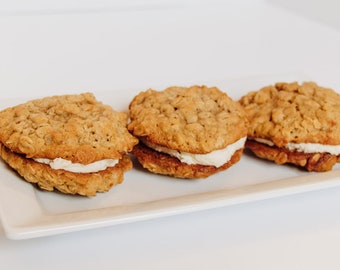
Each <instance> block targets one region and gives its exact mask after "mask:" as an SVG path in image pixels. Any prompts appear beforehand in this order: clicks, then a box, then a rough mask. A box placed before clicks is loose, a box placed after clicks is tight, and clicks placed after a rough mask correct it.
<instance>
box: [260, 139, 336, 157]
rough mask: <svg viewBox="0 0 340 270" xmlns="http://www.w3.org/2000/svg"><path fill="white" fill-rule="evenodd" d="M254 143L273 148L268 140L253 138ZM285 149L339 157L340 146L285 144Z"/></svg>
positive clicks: (272, 144)
mask: <svg viewBox="0 0 340 270" xmlns="http://www.w3.org/2000/svg"><path fill="white" fill-rule="evenodd" d="M254 140H255V141H257V142H259V143H263V144H267V145H269V146H274V143H273V142H272V141H270V140H266V139H261V138H255V139H254ZM285 147H286V148H287V149H288V150H290V151H298V152H303V153H307V154H308V153H330V154H331V155H336V156H337V155H340V145H327V144H320V143H287V144H286V145H285Z"/></svg>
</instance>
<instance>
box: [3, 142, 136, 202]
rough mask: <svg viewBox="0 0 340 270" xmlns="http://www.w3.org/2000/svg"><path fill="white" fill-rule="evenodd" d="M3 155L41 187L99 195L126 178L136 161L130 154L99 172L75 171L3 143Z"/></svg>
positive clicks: (27, 179)
mask: <svg viewBox="0 0 340 270" xmlns="http://www.w3.org/2000/svg"><path fill="white" fill-rule="evenodd" d="M0 156H1V157H2V159H3V160H4V161H6V163H8V165H9V166H11V167H12V168H13V169H14V170H16V171H17V172H18V173H19V174H20V175H21V176H22V177H23V178H24V179H25V180H26V181H28V182H30V183H34V184H37V185H38V186H39V187H40V188H41V189H44V190H48V191H53V190H54V189H57V190H59V191H60V192H62V193H66V194H79V195H83V196H95V195H96V193H97V192H106V191H108V190H110V189H111V188H112V187H113V186H114V185H117V184H120V183H121V182H122V181H123V177H124V172H125V171H127V170H130V169H131V168H132V162H131V160H130V158H129V157H128V156H126V155H124V156H123V157H122V159H121V160H120V161H119V163H118V164H117V165H116V166H114V167H108V168H107V169H106V170H103V171H99V172H95V173H85V174H83V173H73V172H68V171H64V170H53V169H51V167H50V166H48V165H45V164H42V163H38V162H35V161H34V160H33V159H28V158H25V157H24V156H22V155H19V154H16V153H14V152H12V151H10V150H9V149H8V148H6V147H5V146H4V145H3V144H1V143H0Z"/></svg>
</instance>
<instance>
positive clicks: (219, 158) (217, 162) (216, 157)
mask: <svg viewBox="0 0 340 270" xmlns="http://www.w3.org/2000/svg"><path fill="white" fill-rule="evenodd" d="M245 142H246V137H244V138H241V139H239V140H238V141H236V142H234V143H233V144H230V145H228V146H227V147H226V148H224V149H220V150H215V151H212V152H210V153H208V154H191V153H187V152H180V151H177V150H172V149H169V148H167V147H163V146H159V145H156V144H153V143H150V142H146V141H145V142H144V143H145V144H146V145H147V146H148V147H150V148H152V149H154V150H156V151H158V152H163V153H166V154H168V155H170V156H173V157H176V158H178V159H179V160H180V161H181V162H184V163H187V164H189V165H192V164H200V165H207V166H215V167H220V166H222V165H223V164H225V163H227V162H228V161H229V160H230V159H231V157H232V156H233V155H234V153H235V152H236V151H237V150H239V149H241V148H243V147H244V143H245Z"/></svg>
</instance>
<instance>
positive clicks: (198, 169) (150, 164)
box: [132, 143, 243, 179]
mask: <svg viewBox="0 0 340 270" xmlns="http://www.w3.org/2000/svg"><path fill="white" fill-rule="evenodd" d="M242 153H243V149H240V150H238V151H236V152H235V153H234V154H233V156H232V157H231V159H230V160H229V161H228V162H226V163H225V164H223V165H222V166H220V167H218V168H216V167H215V166H204V165H199V164H191V165H189V164H186V163H183V162H180V161H179V160H178V159H177V158H174V157H171V156H169V155H167V154H164V153H160V152H157V151H154V150H152V149H151V148H149V147H147V146H145V145H144V144H142V143H139V144H138V145H136V146H135V147H134V148H133V150H132V154H133V155H135V156H136V157H137V159H138V161H139V163H140V164H141V165H142V166H143V167H144V168H145V169H147V170H149V171H151V172H153V173H157V174H163V175H169V176H173V177H177V178H187V179H196V178H206V177H208V176H210V175H212V174H215V173H218V172H220V171H223V170H226V169H228V168H229V167H231V166H232V165H234V164H235V163H237V162H238V161H239V160H240V159H241V156H242Z"/></svg>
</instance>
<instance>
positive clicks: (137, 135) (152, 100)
mask: <svg viewBox="0 0 340 270" xmlns="http://www.w3.org/2000/svg"><path fill="white" fill-rule="evenodd" d="M339 104H340V98H339V95H338V94H337V93H335V92H334V91H333V90H330V89H326V88H322V87H319V86H317V85H316V84H314V83H304V84H302V85H298V84H297V83H291V84H284V83H282V84H276V85H274V86H269V87H265V88H263V89H261V90H259V91H255V92H250V93H249V94H247V95H245V96H244V97H242V98H241V99H240V100H239V101H237V102H236V101H234V100H232V99H231V98H230V97H229V96H228V95H227V94H226V93H224V92H222V91H220V90H219V89H218V88H216V87H210V88H209V87H206V86H193V87H170V88H167V89H165V90H163V91H155V90H151V89H150V90H147V91H145V92H141V93H139V94H138V95H137V96H135V97H134V98H133V100H132V101H131V103H130V105H129V115H127V114H125V113H122V112H117V111H115V110H113V109H112V108H111V107H110V106H107V105H104V104H103V103H101V102H99V101H97V100H96V99H95V97H94V96H93V94H91V93H84V94H80V95H64V96H53V97H46V98H42V99H37V100H32V101H29V102H26V103H24V104H20V105H17V106H14V107H11V108H7V109H5V110H3V111H1V112H0V147H1V148H0V154H1V157H2V158H3V160H4V161H5V162H7V163H8V164H9V165H10V167H12V168H13V169H14V170H16V171H17V172H18V173H19V174H20V175H21V176H22V177H23V178H24V179H25V180H26V181H28V182H32V183H36V184H38V186H39V187H40V188H42V189H45V190H51V191H52V190H54V189H57V190H59V191H61V192H63V193H69V194H80V195H85V196H94V195H95V194H96V192H105V191H108V190H110V189H111V187H112V186H114V185H116V184H119V183H121V182H122V181H123V177H124V172H125V171H127V170H129V169H131V168H132V162H131V160H130V157H129V153H131V154H132V155H134V156H136V157H137V159H138V161H139V162H140V163H141V164H142V166H143V167H144V168H146V169H147V170H149V171H151V172H153V173H157V174H165V175H170V176H173V177H178V178H205V177H208V176H210V175H212V174H214V173H217V172H219V171H222V170H226V169H227V168H229V167H230V166H232V165H233V164H235V163H237V162H238V161H239V160H240V158H241V156H242V153H243V150H244V146H246V147H247V148H249V149H250V150H251V151H253V152H254V153H255V154H256V155H257V156H259V157H261V158H266V159H270V160H274V161H275V162H276V163H280V164H283V163H293V164H296V165H299V166H301V167H304V168H306V169H307V170H310V171H325V170H330V169H331V168H332V166H333V165H334V164H335V163H336V161H337V156H338V155H339V153H338V152H334V151H335V150H333V149H334V148H338V146H337V145H338V144H339V143H338V142H337V140H336V138H340V137H339V136H338V135H339V134H338V133H339V126H338V124H337V123H339V120H338V119H337V115H338V114H339V106H338V105H339ZM305 111H306V113H304V112H305ZM337 112H338V113H337ZM287 134H288V135H287ZM306 147H307V148H306ZM305 149H307V151H306V150H305ZM311 149H312V150H313V149H314V151H312V150H311ZM324 149H326V150H325V151H324ZM330 149H331V150H330Z"/></svg>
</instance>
